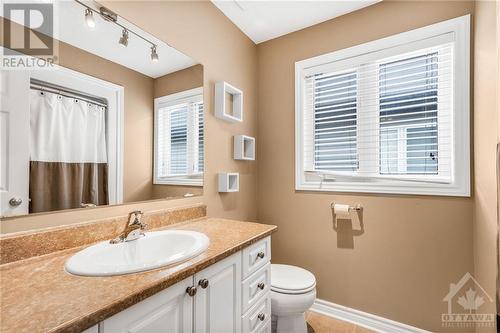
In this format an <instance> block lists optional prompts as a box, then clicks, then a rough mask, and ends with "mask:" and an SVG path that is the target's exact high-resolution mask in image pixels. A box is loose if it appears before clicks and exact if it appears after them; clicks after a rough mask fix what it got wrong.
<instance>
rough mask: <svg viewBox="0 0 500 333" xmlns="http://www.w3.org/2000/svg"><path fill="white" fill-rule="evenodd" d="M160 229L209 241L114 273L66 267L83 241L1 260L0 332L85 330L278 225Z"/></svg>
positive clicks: (217, 223)
mask: <svg viewBox="0 0 500 333" xmlns="http://www.w3.org/2000/svg"><path fill="white" fill-rule="evenodd" d="M162 229H184V230H195V231H199V232H202V233H204V234H205V235H207V236H208V237H209V238H210V245H209V247H208V249H207V250H206V251H205V252H204V253H202V254H201V255H199V256H197V257H195V258H193V259H191V260H189V261H187V262H184V263H182V264H179V265H176V266H170V267H169V266H167V267H164V268H160V269H156V270H152V271H148V272H143V273H136V274H129V275H122V276H114V277H81V276H74V275H71V274H69V273H67V272H66V271H65V270H64V263H65V261H66V260H67V259H68V258H69V257H71V256H72V255H73V254H74V253H75V252H78V251H79V250H80V249H82V248H83V247H79V248H73V249H69V250H64V251H59V252H54V253H51V254H47V255H44V256H40V257H33V258H30V259H25V260H20V261H15V262H12V263H9V264H4V265H1V266H0V291H1V295H0V306H1V309H0V332H2V333H22V332H29V333H36V332H81V331H83V330H85V329H86V328H89V327H92V326H93V325H95V324H97V323H98V322H100V321H102V320H104V319H106V318H108V317H110V316H112V315H113V314H116V313H118V312H120V311H122V310H124V309H125V308H127V307H129V306H131V305H133V304H135V303H138V302H140V301H141V300H143V299H145V298H147V297H149V296H151V295H153V294H155V293H157V292H158V291H161V290H163V289H165V288H167V287H169V286H171V285H173V284H175V283H176V282H178V281H181V280H183V279H184V278H186V277H188V276H190V275H193V274H194V273H196V272H198V271H200V270H202V269H204V268H206V267H207V266H210V265H211V264H213V263H215V262H217V261H219V260H221V259H223V258H225V257H227V256H229V255H231V254H232V253H235V252H237V251H239V250H240V249H242V248H243V247H246V246H248V245H249V244H251V243H254V242H256V241H257V240H259V239H261V238H263V237H266V236H268V235H270V234H271V233H272V232H274V231H275V230H276V226H272V225H265V224H259V223H252V222H242V221H235V220H226V219H217V218H203V219H199V220H195V221H188V222H184V223H178V224H174V225H170V226H168V227H166V228H162ZM158 230H159V229H158Z"/></svg>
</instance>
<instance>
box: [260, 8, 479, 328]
mask: <svg viewBox="0 0 500 333" xmlns="http://www.w3.org/2000/svg"><path fill="white" fill-rule="evenodd" d="M472 12H473V3H472V2H449V1H444V2H436V1H405V2H391V1H383V2H381V3H379V4H377V5H374V6H370V7H367V8H365V9H362V10H360V11H357V12H354V13H351V14H348V15H345V16H342V17H338V18H336V19H333V20H330V21H327V22H325V23H322V24H319V25H316V26H313V27H310V28H307V29H304V30H301V31H298V32H295V33H292V34H289V35H286V36H283V37H280V38H277V39H274V40H271V41H268V42H266V43H262V44H259V45H258V64H259V67H258V71H259V79H258V82H259V91H258V93H259V137H258V139H257V143H258V156H257V158H258V160H259V197H258V205H259V220H260V221H262V222H268V223H273V224H277V225H278V227H279V229H278V232H277V233H276V234H275V235H274V236H273V243H272V244H273V248H272V251H273V258H274V261H275V262H279V263H289V264H294V265H299V266H303V267H305V268H307V269H310V270H311V271H312V272H313V273H314V274H315V275H316V278H317V281H318V297H319V298H321V299H325V300H328V301H331V302H334V303H337V304H341V305H344V306H348V307H352V308H355V309H358V310H362V311H366V312H369V313H373V314H376V315H380V316H383V317H386V318H390V319H393V320H397V321H400V322H403V323H407V324H410V325H414V326H417V327H421V328H424V329H428V330H431V331H443V329H442V328H441V313H443V312H444V311H446V304H445V303H444V302H442V298H443V297H444V296H445V295H446V294H447V292H448V288H449V284H450V283H452V282H456V281H458V280H459V279H460V278H461V277H462V275H463V274H464V273H465V272H468V271H471V272H472V271H473V255H472V237H471V233H472V199H470V198H450V197H432V196H403V195H381V194H380V195H377V194H373V195H368V194H347V193H318V192H300V191H295V190H294V186H295V183H294V163H295V161H294V158H295V157H294V131H295V124H294V63H295V62H296V61H298V60H302V59H306V58H310V57H314V56H317V55H320V54H324V53H328V52H332V51H335V50H338V49H342V48H346V47H350V46H353V45H356V44H360V43H364V42H367V41H371V40H375V39H378V38H382V37H386V36H389V35H392V34H395V33H399V32H403V31H407V30H411V29H414V28H419V27H422V26H425V25H428V24H432V23H435V22H438V21H442V20H446V19H450V18H454V17H457V16H461V15H465V14H468V13H472ZM332 201H336V202H339V203H346V204H351V205H354V204H357V203H359V204H361V205H362V206H363V207H364V212H363V223H364V232H359V231H357V230H359V229H360V225H359V221H358V220H357V219H353V220H352V222H350V221H344V222H342V223H340V224H339V226H338V230H337V231H335V230H334V229H333V223H332V215H331V210H330V202H332ZM351 223H352V225H351ZM453 331H454V332H459V331H460V330H459V329H454V330H453Z"/></svg>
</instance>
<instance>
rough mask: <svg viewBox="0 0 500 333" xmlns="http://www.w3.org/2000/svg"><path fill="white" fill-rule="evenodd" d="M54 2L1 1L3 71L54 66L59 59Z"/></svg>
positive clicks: (0, 63) (0, 66)
mask: <svg viewBox="0 0 500 333" xmlns="http://www.w3.org/2000/svg"><path fill="white" fill-rule="evenodd" d="M56 4H57V1H54V2H44V3H41V2H30V1H2V6H1V11H2V13H1V14H2V16H3V19H2V31H3V36H2V37H3V47H2V54H1V62H0V68H1V69H4V70H32V69H53V68H55V66H54V65H55V64H56V63H57V60H58V51H59V44H58V40H57V39H56V37H57V36H56V31H57V29H56V28H57V24H56V23H57V22H56V18H57V15H56Z"/></svg>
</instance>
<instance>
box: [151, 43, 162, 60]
mask: <svg viewBox="0 0 500 333" xmlns="http://www.w3.org/2000/svg"><path fill="white" fill-rule="evenodd" d="M151 60H152V61H154V62H158V60H160V58H159V57H158V53H156V45H153V46H151Z"/></svg>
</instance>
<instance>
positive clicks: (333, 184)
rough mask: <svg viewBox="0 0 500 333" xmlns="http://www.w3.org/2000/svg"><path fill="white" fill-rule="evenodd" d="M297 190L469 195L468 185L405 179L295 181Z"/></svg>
mask: <svg viewBox="0 0 500 333" xmlns="http://www.w3.org/2000/svg"><path fill="white" fill-rule="evenodd" d="M295 189H296V190H297V191H318V192H343V193H380V194H403V195H431V196H454V197H470V185H469V184H466V183H463V184H432V183H415V182H405V181H384V182H379V181H377V182H369V181H368V182H367V181H364V182H352V181H351V182H348V181H334V180H324V181H297V182H296V183H295Z"/></svg>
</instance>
